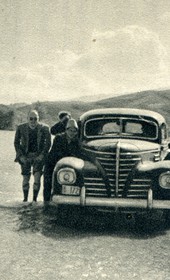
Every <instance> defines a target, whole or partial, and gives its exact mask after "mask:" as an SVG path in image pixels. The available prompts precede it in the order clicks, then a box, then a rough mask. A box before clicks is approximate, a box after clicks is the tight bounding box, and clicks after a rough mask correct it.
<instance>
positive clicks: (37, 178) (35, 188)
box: [33, 172, 41, 201]
mask: <svg viewBox="0 0 170 280" xmlns="http://www.w3.org/2000/svg"><path fill="white" fill-rule="evenodd" d="M40 179H41V172H35V173H34V184H33V201H37V197H38V193H39V190H40Z"/></svg>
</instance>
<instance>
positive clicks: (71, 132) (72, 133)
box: [66, 127, 78, 140]
mask: <svg viewBox="0 0 170 280" xmlns="http://www.w3.org/2000/svg"><path fill="white" fill-rule="evenodd" d="M66 135H67V137H68V138H69V139H70V140H74V139H76V138H77V136H78V131H77V129H76V128H73V127H69V128H67V129H66Z"/></svg>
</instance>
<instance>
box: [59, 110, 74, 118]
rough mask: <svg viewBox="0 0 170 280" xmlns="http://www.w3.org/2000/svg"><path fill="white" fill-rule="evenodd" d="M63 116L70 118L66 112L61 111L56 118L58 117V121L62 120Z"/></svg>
mask: <svg viewBox="0 0 170 280" xmlns="http://www.w3.org/2000/svg"><path fill="white" fill-rule="evenodd" d="M65 116H70V117H71V114H70V113H69V112H67V111H61V112H59V113H58V117H59V119H60V120H61V119H62V118H64V117H65Z"/></svg>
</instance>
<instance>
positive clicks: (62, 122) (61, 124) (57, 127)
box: [50, 111, 71, 135]
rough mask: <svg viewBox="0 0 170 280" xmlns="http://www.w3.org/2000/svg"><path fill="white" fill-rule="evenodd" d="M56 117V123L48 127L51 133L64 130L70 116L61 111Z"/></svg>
mask: <svg viewBox="0 0 170 280" xmlns="http://www.w3.org/2000/svg"><path fill="white" fill-rule="evenodd" d="M58 118H59V121H58V122H57V123H56V124H54V125H53V126H52V127H51V129H50V132H51V134H52V135H56V134H58V133H63V132H65V129H66V125H67V122H68V120H69V119H70V118H71V114H70V113H69V112H67V111H61V112H59V114H58Z"/></svg>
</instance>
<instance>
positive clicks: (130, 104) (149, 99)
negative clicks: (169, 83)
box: [95, 90, 170, 126]
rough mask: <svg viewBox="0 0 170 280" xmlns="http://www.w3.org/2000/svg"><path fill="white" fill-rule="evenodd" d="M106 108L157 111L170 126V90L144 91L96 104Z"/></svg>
mask: <svg viewBox="0 0 170 280" xmlns="http://www.w3.org/2000/svg"><path fill="white" fill-rule="evenodd" d="M95 105H96V106H101V107H104V108H109V107H116V108H119V107H125V108H137V109H147V110H152V111H156V112H158V113H160V114H162V115H163V116H164V117H165V118H166V120H167V122H168V124H169V126H170V90H165V91H143V92H138V93H133V94H127V95H121V96H117V97H113V98H107V99H103V100H100V101H98V102H96V103H95Z"/></svg>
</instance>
